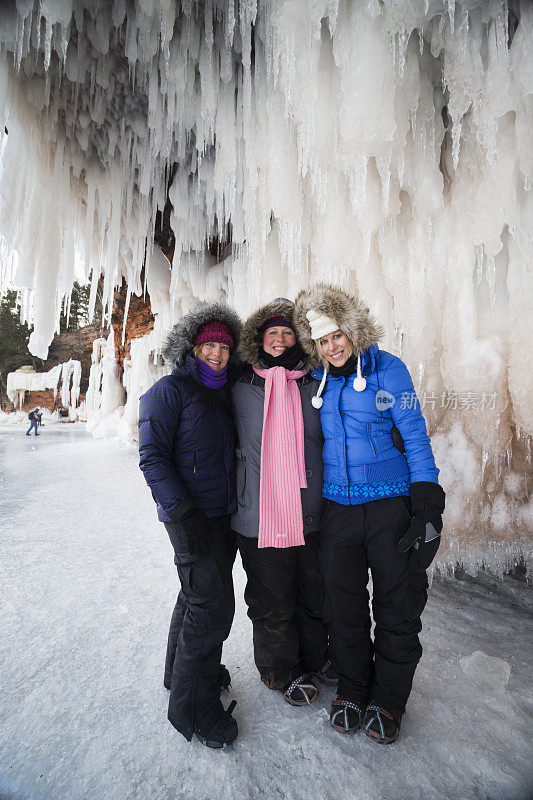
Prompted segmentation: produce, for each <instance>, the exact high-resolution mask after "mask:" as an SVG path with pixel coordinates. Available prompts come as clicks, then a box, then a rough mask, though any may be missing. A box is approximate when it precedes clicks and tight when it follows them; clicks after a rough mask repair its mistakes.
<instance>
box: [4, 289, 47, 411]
mask: <svg viewBox="0 0 533 800" xmlns="http://www.w3.org/2000/svg"><path fill="white" fill-rule="evenodd" d="M30 333H31V330H30V328H29V327H28V326H27V325H26V323H24V325H22V324H21V322H20V313H19V309H18V307H17V292H16V291H15V290H14V289H9V290H8V291H7V292H6V294H5V295H4V296H3V297H2V298H1V299H0V390H1V394H2V395H3V396H4V398H5V399H7V394H6V391H7V375H8V373H9V372H14V371H15V370H16V369H18V368H19V367H22V366H23V365H24V364H33V366H34V367H35V369H36V370H38V369H39V368H40V365H41V364H42V361H41V359H40V358H36V357H35V356H32V354H31V353H30V351H29V350H28V341H29V338H30Z"/></svg>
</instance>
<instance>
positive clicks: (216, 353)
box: [197, 342, 229, 372]
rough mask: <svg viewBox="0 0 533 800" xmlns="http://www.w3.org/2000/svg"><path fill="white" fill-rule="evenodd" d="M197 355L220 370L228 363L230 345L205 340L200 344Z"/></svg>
mask: <svg viewBox="0 0 533 800" xmlns="http://www.w3.org/2000/svg"><path fill="white" fill-rule="evenodd" d="M197 357H198V358H199V359H200V360H201V361H205V363H206V364H209V366H210V367H211V369H214V370H216V371H217V372H218V371H219V370H221V369H224V367H225V366H226V364H227V363H228V360H229V347H228V345H227V344H222V342H205V343H204V344H202V345H201V346H200V349H199V351H198V353H197Z"/></svg>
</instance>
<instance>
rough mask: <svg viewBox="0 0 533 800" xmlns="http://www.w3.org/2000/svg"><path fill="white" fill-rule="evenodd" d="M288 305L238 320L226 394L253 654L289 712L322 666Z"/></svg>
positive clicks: (302, 364) (235, 520) (315, 458)
mask: <svg viewBox="0 0 533 800" xmlns="http://www.w3.org/2000/svg"><path fill="white" fill-rule="evenodd" d="M292 313H293V304H292V303H291V302H290V301H289V300H285V299H280V300H274V301H273V302H271V303H268V304H267V305H265V306H263V307H262V308H260V309H258V310H257V311H256V312H255V313H254V314H252V315H251V317H249V319H248V320H247V321H246V322H245V324H244V327H243V332H242V337H241V344H240V347H239V355H240V357H241V359H242V361H244V363H245V365H246V366H245V367H244V369H243V372H242V374H241V375H240V377H239V379H238V380H237V381H236V383H235V384H234V386H233V388H232V396H233V403H234V407H235V424H236V426H237V434H238V450H237V500H238V510H237V513H236V514H234V516H233V517H232V528H233V530H234V531H236V532H237V541H238V545H239V551H240V554H241V559H242V564H243V567H244V569H245V571H246V576H247V579H248V581H247V584H246V590H245V593H244V599H245V601H246V604H247V606H248V616H249V617H250V619H251V620H252V624H253V642H254V657H255V663H256V666H257V669H258V670H259V674H260V676H261V680H262V681H263V683H265V684H266V686H268V688H269V689H275V690H279V691H281V692H282V694H283V697H284V698H285V700H286V701H287V702H288V703H290V704H292V705H294V706H307V705H309V704H311V703H313V702H314V701H315V700H316V699H317V697H318V693H319V692H318V686H317V685H316V682H315V679H314V677H313V673H319V672H320V671H321V669H322V668H323V667H324V664H325V661H326V647H327V630H326V626H325V624H324V621H323V619H322V579H321V576H320V570H319V566H318V531H319V527H320V510H321V502H322V500H321V492H322V444H323V438H322V430H321V427H320V415H319V414H318V412H317V411H316V410H315V409H314V408H313V407H312V405H311V397H312V393H313V386H314V381H313V380H311V378H310V376H309V374H308V369H309V367H308V363H307V362H308V359H307V356H306V354H305V353H304V351H303V350H302V348H301V347H300V345H299V343H298V342H297V339H296V336H295V333H294V327H293V322H292Z"/></svg>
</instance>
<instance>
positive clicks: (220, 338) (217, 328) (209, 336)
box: [194, 319, 233, 350]
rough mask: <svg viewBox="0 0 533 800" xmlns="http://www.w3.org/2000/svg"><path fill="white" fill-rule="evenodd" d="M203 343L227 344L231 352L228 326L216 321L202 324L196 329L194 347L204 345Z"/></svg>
mask: <svg viewBox="0 0 533 800" xmlns="http://www.w3.org/2000/svg"><path fill="white" fill-rule="evenodd" d="M205 342H220V343H221V344H227V345H228V347H229V349H230V350H233V336H232V335H231V329H230V327H229V325H226V323H225V322H219V321H218V320H216V319H214V320H212V321H211V322H204V324H203V325H200V327H199V328H198V333H197V334H196V339H195V340H194V345H195V346H196V345H197V344H205Z"/></svg>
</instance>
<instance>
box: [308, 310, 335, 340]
mask: <svg viewBox="0 0 533 800" xmlns="http://www.w3.org/2000/svg"><path fill="white" fill-rule="evenodd" d="M305 316H306V317H307V319H308V321H309V326H310V328H311V338H312V339H315V341H316V339H321V338H322V337H323V336H327V335H328V333H334V332H335V331H338V330H339V326H338V325H337V323H336V322H335V320H333V319H331V317H327V316H326V315H325V314H321V313H320V311H317V310H316V309H314V308H310V309H309V311H308V312H307V313H306V315H305Z"/></svg>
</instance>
